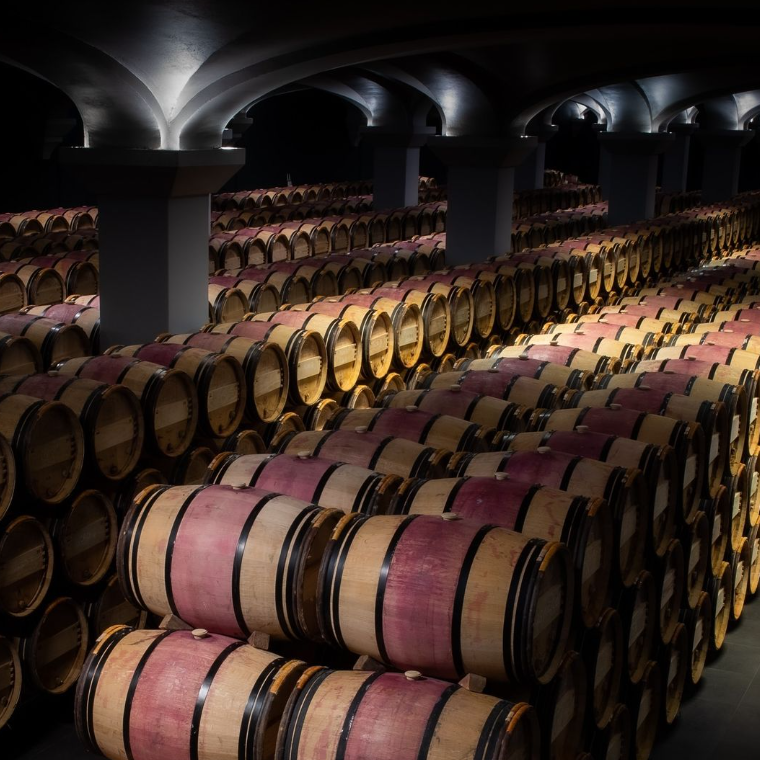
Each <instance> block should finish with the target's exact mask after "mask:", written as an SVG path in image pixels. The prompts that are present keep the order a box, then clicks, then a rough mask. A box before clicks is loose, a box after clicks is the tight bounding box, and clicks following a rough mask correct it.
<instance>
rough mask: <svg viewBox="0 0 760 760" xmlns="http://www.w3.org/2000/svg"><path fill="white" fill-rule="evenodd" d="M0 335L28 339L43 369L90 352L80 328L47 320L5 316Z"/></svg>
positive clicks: (87, 342)
mask: <svg viewBox="0 0 760 760" xmlns="http://www.w3.org/2000/svg"><path fill="white" fill-rule="evenodd" d="M0 332H4V333H8V334H10V335H16V336H18V337H24V338H29V340H30V341H32V343H34V345H35V346H37V349H38V350H39V352H40V356H41V358H42V366H43V368H44V369H50V368H52V367H54V366H55V365H56V364H57V363H58V362H61V361H65V360H66V359H73V358H78V357H82V356H88V355H89V353H90V340H89V338H88V337H87V333H85V331H84V330H83V329H82V328H81V327H78V326H77V325H67V324H64V323H63V322H55V321H54V320H52V319H47V318H46V317H37V316H34V315H33V314H5V315H3V316H0Z"/></svg>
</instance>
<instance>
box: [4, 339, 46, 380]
mask: <svg viewBox="0 0 760 760" xmlns="http://www.w3.org/2000/svg"><path fill="white" fill-rule="evenodd" d="M41 371H42V356H40V351H39V349H38V348H37V346H36V345H35V344H34V343H33V342H32V341H31V340H29V338H20V337H18V336H15V335H10V334H9V333H4V332H0V375H28V374H30V373H32V372H41Z"/></svg>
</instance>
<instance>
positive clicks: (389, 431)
mask: <svg viewBox="0 0 760 760" xmlns="http://www.w3.org/2000/svg"><path fill="white" fill-rule="evenodd" d="M327 427H328V429H331V430H341V429H346V430H355V429H356V428H359V427H362V428H366V430H367V432H369V433H376V434H379V435H396V436H398V437H399V438H404V439H406V440H409V441H414V442H415V443H422V444H425V445H428V446H434V447H436V448H439V449H447V450H448V451H452V452H453V451H488V450H489V449H490V441H491V439H492V438H493V434H494V432H495V431H494V430H493V428H485V427H483V426H482V425H478V424H476V423H474V422H467V420H461V419H459V418H457V417H452V416H451V415H447V414H431V413H430V412H423V411H422V410H421V409H420V408H419V407H416V406H406V407H404V408H403V409H397V408H386V409H342V410H339V411H337V412H336V414H335V415H334V416H333V417H331V418H330V421H329V422H328V424H327Z"/></svg>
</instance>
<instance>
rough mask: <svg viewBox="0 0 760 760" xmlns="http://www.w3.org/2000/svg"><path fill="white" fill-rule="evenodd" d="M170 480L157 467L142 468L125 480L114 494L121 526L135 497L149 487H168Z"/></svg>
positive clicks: (114, 503) (115, 506)
mask: <svg viewBox="0 0 760 760" xmlns="http://www.w3.org/2000/svg"><path fill="white" fill-rule="evenodd" d="M168 482H169V481H168V479H167V477H166V475H164V473H163V472H161V471H160V470H158V469H157V468H155V467H142V468H141V469H139V470H137V471H135V472H133V473H132V475H131V476H130V477H129V478H127V479H125V480H124V481H123V482H122V483H121V484H120V485H119V487H118V488H117V489H116V491H115V492H114V494H113V498H112V500H113V505H114V508H115V509H116V514H117V515H118V516H119V524H121V523H122V522H124V517H125V515H126V514H127V512H128V511H129V508H130V507H131V506H132V502H133V501H134V499H135V496H137V494H139V493H140V491H142V490H143V489H145V488H148V486H153V485H166V484H168Z"/></svg>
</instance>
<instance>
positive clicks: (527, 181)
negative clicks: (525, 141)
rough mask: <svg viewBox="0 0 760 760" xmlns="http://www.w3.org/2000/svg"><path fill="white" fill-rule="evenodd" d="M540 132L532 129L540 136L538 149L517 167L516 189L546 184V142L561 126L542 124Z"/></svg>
mask: <svg viewBox="0 0 760 760" xmlns="http://www.w3.org/2000/svg"><path fill="white" fill-rule="evenodd" d="M537 129H540V131H538V132H534V131H533V130H530V131H531V134H535V135H536V137H537V138H538V143H537V144H536V149H535V150H534V151H533V152H532V153H530V154H529V155H527V156H526V157H525V160H524V161H523V162H522V163H520V164H518V165H517V166H516V167H515V190H516V191H520V190H540V189H541V188H543V186H544V170H545V169H546V143H547V142H548V141H549V140H551V139H552V137H554V135H556V134H557V132H558V131H559V128H558V127H556V126H554V125H548V124H547V125H541V127H538V128H537Z"/></svg>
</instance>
